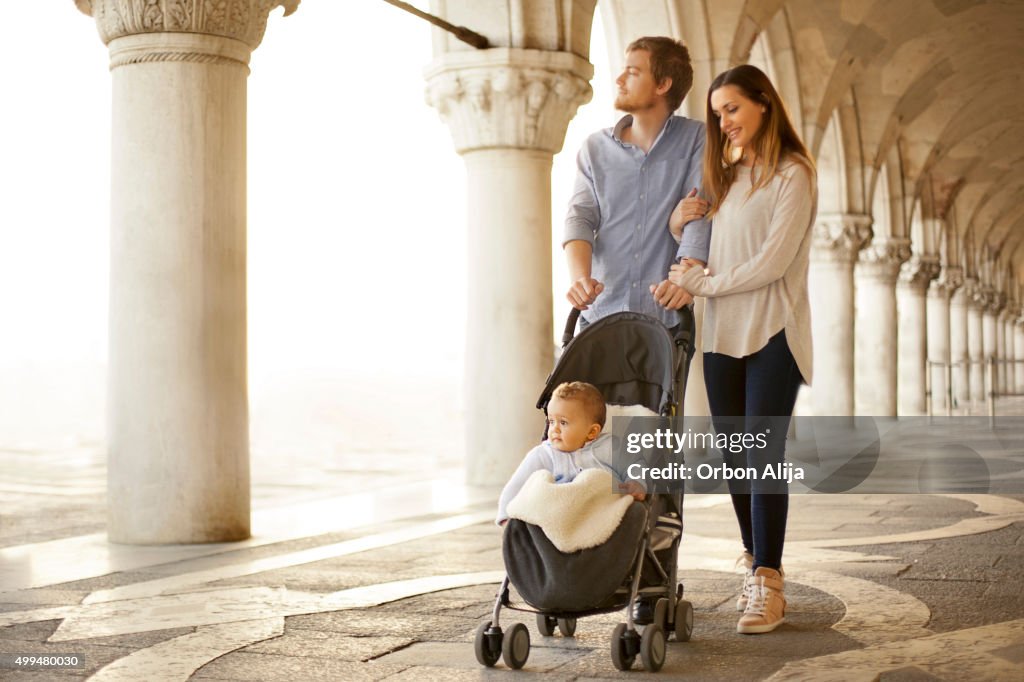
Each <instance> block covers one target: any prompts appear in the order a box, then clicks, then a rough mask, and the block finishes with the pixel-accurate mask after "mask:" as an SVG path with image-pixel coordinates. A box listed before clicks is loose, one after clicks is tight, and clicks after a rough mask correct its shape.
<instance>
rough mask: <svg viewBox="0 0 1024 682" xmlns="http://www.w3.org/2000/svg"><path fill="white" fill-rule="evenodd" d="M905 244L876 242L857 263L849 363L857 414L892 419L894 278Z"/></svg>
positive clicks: (907, 242) (906, 252) (905, 254)
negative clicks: (852, 348)
mask: <svg viewBox="0 0 1024 682" xmlns="http://www.w3.org/2000/svg"><path fill="white" fill-rule="evenodd" d="M908 258H910V240H908V239H891V238H890V239H879V238H877V237H876V238H875V239H873V240H872V242H871V243H870V244H868V246H866V247H864V249H862V250H861V252H860V260H859V261H858V262H857V267H856V278H857V322H856V334H857V341H856V344H855V353H854V363H855V375H854V377H855V379H854V386H855V402H854V409H855V410H856V413H857V414H858V415H870V416H881V417H894V416H896V350H897V343H898V340H897V323H896V279H897V276H898V275H899V271H900V266H902V265H903V263H904V261H906V260H907V259H908Z"/></svg>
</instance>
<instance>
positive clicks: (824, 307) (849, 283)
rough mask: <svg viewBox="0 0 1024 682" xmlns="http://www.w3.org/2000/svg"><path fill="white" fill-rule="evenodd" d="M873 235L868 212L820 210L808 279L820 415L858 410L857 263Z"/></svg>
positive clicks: (816, 408) (816, 401) (816, 410)
mask: <svg viewBox="0 0 1024 682" xmlns="http://www.w3.org/2000/svg"><path fill="white" fill-rule="evenodd" d="M870 236H871V216H867V215H860V214H850V213H846V214H822V215H819V216H818V218H817V222H816V223H815V226H814V235H813V242H812V247H811V265H810V272H809V273H808V281H809V293H810V303H811V324H812V326H813V329H812V333H813V336H814V388H812V391H813V394H814V395H813V404H814V413H815V414H817V415H821V416H851V415H853V414H854V374H853V355H854V349H853V346H854V286H853V264H854V262H855V261H856V259H857V252H858V251H859V250H860V248H861V246H862V245H863V244H864V242H865V241H866V240H867V239H868V238H869V237H870Z"/></svg>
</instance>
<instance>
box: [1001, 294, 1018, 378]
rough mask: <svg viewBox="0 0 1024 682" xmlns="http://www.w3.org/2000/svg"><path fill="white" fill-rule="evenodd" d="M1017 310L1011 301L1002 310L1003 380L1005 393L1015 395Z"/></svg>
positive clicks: (1014, 302) (1014, 303)
mask: <svg viewBox="0 0 1024 682" xmlns="http://www.w3.org/2000/svg"><path fill="white" fill-rule="evenodd" d="M1018 311H1019V308H1018V306H1017V303H1016V301H1013V300H1011V301H1010V302H1009V303H1008V304H1007V306H1006V309H1005V310H1003V339H1004V341H1003V348H1004V350H1005V356H1006V371H1005V372H1004V373H1003V380H1004V381H1005V382H1006V392H1007V393H1016V392H1017V390H1018V385H1017V371H1016V368H1017V360H1018V359H1019V356H1018V355H1017V351H1016V348H1015V347H1014V346H1015V344H1014V327H1015V326H1016V322H1017V316H1018Z"/></svg>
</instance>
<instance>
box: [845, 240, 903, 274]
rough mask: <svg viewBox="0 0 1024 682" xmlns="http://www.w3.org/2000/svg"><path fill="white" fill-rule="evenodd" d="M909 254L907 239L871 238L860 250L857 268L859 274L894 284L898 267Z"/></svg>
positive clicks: (898, 270)
mask: <svg viewBox="0 0 1024 682" xmlns="http://www.w3.org/2000/svg"><path fill="white" fill-rule="evenodd" d="M910 255H911V251H910V240H909V239H897V238H889V239H872V241H871V243H870V244H868V245H867V246H865V247H864V248H863V249H861V251H860V254H859V260H858V262H857V270H858V272H859V273H860V274H861V276H865V277H871V278H874V279H880V280H883V281H885V282H891V283H892V284H895V283H896V278H897V276H899V272H900V267H902V265H903V263H904V262H906V261H907V259H909V258H910Z"/></svg>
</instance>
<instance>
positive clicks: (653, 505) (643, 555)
mask: <svg viewBox="0 0 1024 682" xmlns="http://www.w3.org/2000/svg"><path fill="white" fill-rule="evenodd" d="M679 313H680V323H679V325H678V326H677V327H675V328H674V329H675V334H674V335H673V336H671V337H670V338H671V342H672V346H673V351H672V362H671V370H672V374H671V377H669V378H668V379H667V383H668V385H669V386H670V388H669V390H667V391H665V390H664V385H665V383H666V378H665V377H664V376H662V377H661V379H660V380H659V382H658V383H660V384H661V386H662V395H661V396H659V403H660V404H659V409H658V410H656V411H657V412H658V413H659V414H661V415H662V416H675V415H676V414H677V413H678V412H679V411H681V410H680V409H679V408H680V403H681V402H682V398H683V395H684V394H685V389H686V376H687V374H688V371H689V364H690V359H691V357H692V352H693V337H694V328H695V327H694V319H693V312H692V310H691V309H690V308H689V307H685V308H683V309H682V310H680V311H679ZM578 318H579V311H578V310H575V309H573V311H572V312H571V313H570V315H569V318H568V320H567V321H566V327H565V333H564V334H563V337H562V349H563V355H562V358H563V359H564V358H565V357H566V354H567V353H569V352H570V350H571V346H572V344H573V343H574V332H575V328H576V324H577V321H578ZM622 321H629V322H635V321H641V322H642V323H643V324H647V325H651V324H656V325H657V326H658V327H660V329H661V333H663V334H664V335H665V336H669V334H668V331H667V330H666V329H665V327H664V326H663V325H661V323H660V322H659V321H657V320H654V319H653V318H649V317H647V316H644V315H640V314H638V313H617V314H614V315H610V316H608V317H606V318H603V319H602V320H599V321H598V322H595V323H593V324H591V325H589V326H588V328H587V329H586V331H585V334H588V335H589V334H592V333H594V334H597V333H600V330H601V329H602V327H608V326H611V325H614V324H616V323H618V322H622ZM655 334H657V332H655ZM583 336H584V334H581V335H580V338H582V337H583ZM562 364H563V363H562V361H561V360H560V361H559V362H558V364H557V365H556V367H555V369H554V370H553V371H552V373H551V374H550V375H549V376H548V380H547V383H546V385H545V389H544V391H543V392H542V393H541V396H540V399H539V400H538V402H537V407H538V408H539V409H542V410H544V412H545V414H546V412H547V404H548V401H549V400H550V398H551V393H552V391H553V390H554V388H555V387H556V386H557V385H558V384H559V383H561V382H562V381H569V380H573V379H574V378H576V377H572V376H566V372H560V369H562ZM570 373H571V370H570ZM638 402H639V401H638ZM648 402H649V401H648ZM546 437H547V428H546V427H545V429H544V438H546ZM668 500H671V502H672V506H674V507H675V509H671V508H669V509H662V508H663V507H664V506H665V505H664V504H663V502H664V501H668ZM682 503H683V493H682V491H680V492H678V493H661V494H650V495H648V496H647V497H646V498H645V500H644V501H643V502H642V503H640V504H642V505H643V509H644V515H645V518H644V524H645V531H644V533H643V539H642V542H641V544H640V547H639V548H638V549H637V551H636V555H635V557H634V559H633V561H632V569H631V573H630V574H629V587H628V592H627V589H626V586H625V585H623V586H622V587H620V588H619V589H618V590H616V592H615V595H613V597H620V595H621V597H620V598H613V599H612V600H611V601H610V602H609V603H608V604H605V605H602V606H601V607H598V608H592V609H587V610H583V611H564V610H560V611H551V610H543V609H537V608H534V607H532V606H530V605H527V604H521V603H514V602H513V601H512V599H511V592H510V588H511V581H510V578H509V576H508V574H506V575H505V578H504V580H503V581H502V583H501V587H500V588H499V589H498V593H497V595H496V598H495V602H494V608H493V610H492V613H491V620H490V621H487V622H485V623H481V625H480V627H478V628H477V632H476V638H475V642H474V649H475V653H476V657H477V660H478V661H479V662H480V663H481V664H482V665H485V666H487V667H491V666H493V665H494V664H495V663H496V662H497V660H498V658H499V657H500V658H503V659H504V661H505V664H506V665H507V666H508V667H510V668H513V669H518V668H521V667H522V666H523V665H524V664H525V663H526V660H527V658H528V656H529V649H530V636H529V631H528V630H527V629H526V626H524V625H523V624H521V623H514V624H513V625H512V626H511V627H510V628H509V630H508V632H507V633H503V632H502V628H501V625H500V618H501V609H502V607H505V608H509V609H512V610H514V611H520V612H525V613H534V614H536V616H537V627H538V630H539V631H540V633H541V634H542V635H544V636H550V635H551V634H553V632H554V628H555V625H556V624H557V626H558V629H559V631H560V632H561V633H562V635H563V636H566V637H569V636H572V635H573V634H574V633H575V630H576V619H577V618H578V617H584V616H591V615H598V614H601V613H610V612H613V611H618V610H621V609H622V608H623V607H625V608H626V622H625V623H619V624H618V625H617V626H616V627H615V629H614V631H613V633H612V639H611V656H612V662H613V664H614V665H615V667H616V668H618V669H619V670H629V669H630V668H631V667H632V666H633V663H634V661H635V660H636V657H637V655H639V656H640V657H641V660H642V662H643V665H644V668H646V669H647V670H649V671H651V672H655V671H657V670H660V669H661V667H662V665H663V664H664V662H665V643H666V640H667V637H668V634H669V633H674V634H675V635H676V640H677V641H688V640H689V639H690V635H691V633H692V630H693V606H692V604H691V603H690V602H689V601H687V600H685V599H683V585H682V583H680V582H679V581H678V556H679V543H680V542H681V540H682V509H683V504H682ZM635 504H636V503H635ZM660 511H665V512H668V513H672V512H675V513H676V514H677V515H678V516H677V518H678V519H679V523H680V528H679V536H678V537H676V538H675V539H674V540H673V541H672V544H671V547H670V549H669V550H668V554H667V556H666V557H664V558H659V557H658V556H657V555H656V554H655V551H654V550H653V549H652V548H651V537H652V534H653V532H654V530H655V527H656V525H657V521H658V517H659V512H660ZM645 562H646V565H647V566H648V567H650V569H651V570H653V571H654V572H655V573H656V574H657V576H658V579H659V581H660V582H659V583H658V584H657V585H650V586H646V587H641V586H640V583H641V580H642V577H643V572H644V567H645ZM641 598H643V599H645V600H652V599H653V600H654V608H653V611H654V613H653V618H652V621H651V623H650V624H646V625H638V624H637V623H636V622H635V619H634V614H635V612H636V605H637V604H638V603H639V600H640V599H641Z"/></svg>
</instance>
